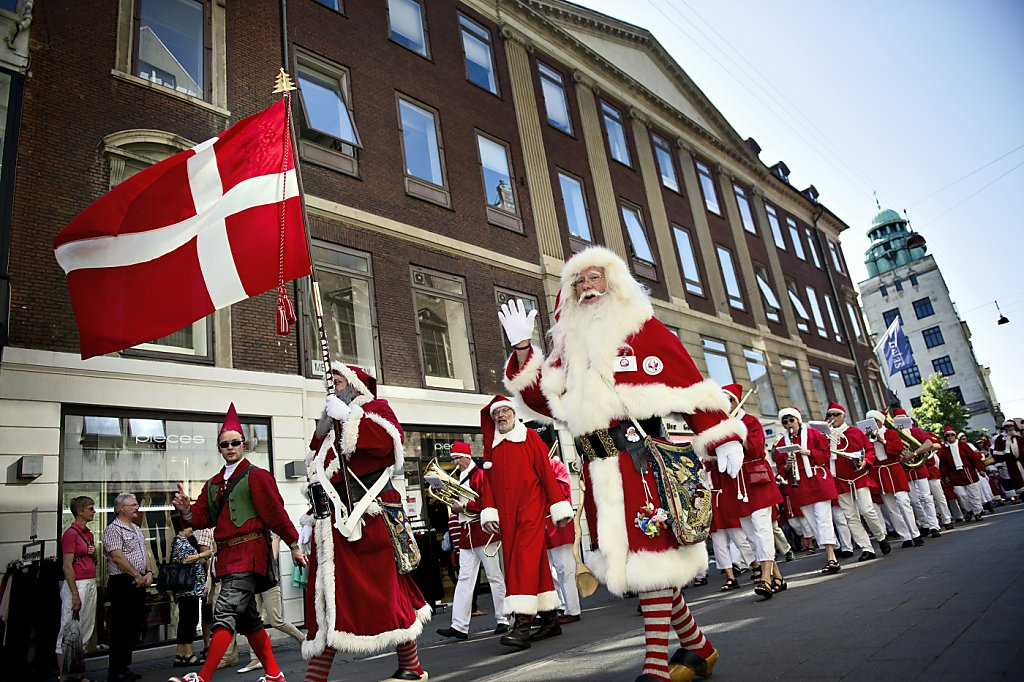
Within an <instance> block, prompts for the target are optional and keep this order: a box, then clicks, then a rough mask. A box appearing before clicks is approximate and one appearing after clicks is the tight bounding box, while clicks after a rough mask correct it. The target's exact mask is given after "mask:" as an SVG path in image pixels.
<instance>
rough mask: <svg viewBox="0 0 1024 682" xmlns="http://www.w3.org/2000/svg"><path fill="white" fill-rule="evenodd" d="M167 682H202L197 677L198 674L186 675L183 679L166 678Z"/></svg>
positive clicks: (175, 677)
mask: <svg viewBox="0 0 1024 682" xmlns="http://www.w3.org/2000/svg"><path fill="white" fill-rule="evenodd" d="M167 682H203V678H201V677H199V673H187V674H185V675H184V676H183V677H178V676H177V675H175V676H174V677H168V678H167Z"/></svg>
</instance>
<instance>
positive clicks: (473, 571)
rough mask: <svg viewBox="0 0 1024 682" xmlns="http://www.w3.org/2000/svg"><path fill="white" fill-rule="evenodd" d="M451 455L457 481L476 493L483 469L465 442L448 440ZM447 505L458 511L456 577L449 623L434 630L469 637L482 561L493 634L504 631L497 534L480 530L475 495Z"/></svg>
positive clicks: (505, 621)
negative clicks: (474, 591) (490, 609)
mask: <svg viewBox="0 0 1024 682" xmlns="http://www.w3.org/2000/svg"><path fill="white" fill-rule="evenodd" d="M451 455H452V459H453V460H455V466H456V467H457V474H456V475H457V476H458V479H459V485H461V486H464V487H466V488H469V489H470V490H472V491H474V492H475V493H477V495H480V493H481V492H482V491H483V487H484V472H483V469H481V468H480V467H478V466H477V465H476V463H474V462H473V454H472V452H471V451H470V447H469V443H463V442H462V441H455V442H454V443H452V449H451ZM451 509H452V511H453V512H455V513H456V514H458V523H459V533H458V538H459V581H458V582H457V583H456V584H455V596H454V597H453V598H452V624H451V626H450V627H447V628H440V629H438V631H437V633H438V634H439V635H443V636H444V637H451V638H453V639H466V638H467V637H469V618H470V614H471V612H472V610H473V590H475V589H476V579H477V576H478V575H479V573H480V566H481V565H482V566H483V567H484V571H485V572H486V573H487V582H489V583H490V585H491V601H493V602H494V617H495V619H496V621H497V625H496V627H495V629H494V634H496V635H500V634H504V633H506V632H508V617H507V616H506V615H505V611H504V608H503V603H504V601H505V577H504V576H503V575H502V573H501V561H500V560H499V559H498V553H497V548H498V545H499V543H500V542H501V538H500V537H498V536H496V535H491V534H490V533H486V532H484V529H483V527H482V526H481V525H480V512H481V511H482V510H483V503H482V501H481V500H480V498H479V497H477V498H476V499H472V500H471V499H469V498H467V497H463V498H460V499H459V500H456V501H455V502H452V505H451ZM488 544H490V545H491V547H492V548H493V549H494V551H493V552H487V551H485V550H486V549H487V545H488Z"/></svg>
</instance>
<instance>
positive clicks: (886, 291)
mask: <svg viewBox="0 0 1024 682" xmlns="http://www.w3.org/2000/svg"><path fill="white" fill-rule="evenodd" d="M878 293H880V294H881V295H882V298H885V297H887V296H888V295H889V289H888V287H886V286H885V285H884V284H879V285H878Z"/></svg>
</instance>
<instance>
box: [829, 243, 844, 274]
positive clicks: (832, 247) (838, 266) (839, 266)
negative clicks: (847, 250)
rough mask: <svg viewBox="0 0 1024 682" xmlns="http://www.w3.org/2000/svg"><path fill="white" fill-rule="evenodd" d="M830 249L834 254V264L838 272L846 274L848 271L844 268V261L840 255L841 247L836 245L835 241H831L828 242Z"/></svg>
mask: <svg viewBox="0 0 1024 682" xmlns="http://www.w3.org/2000/svg"><path fill="white" fill-rule="evenodd" d="M828 250H829V252H830V253H831V254H832V265H834V266H835V268H836V272H838V273H840V274H845V273H846V271H845V270H843V261H842V259H841V258H840V257H839V247H838V246H836V243H835V242H833V241H830V242H829V243H828Z"/></svg>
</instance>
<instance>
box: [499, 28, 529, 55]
mask: <svg viewBox="0 0 1024 682" xmlns="http://www.w3.org/2000/svg"><path fill="white" fill-rule="evenodd" d="M499 31H500V32H501V37H502V38H504V39H505V40H512V41H514V42H517V43H519V44H520V45H522V46H523V47H524V48H526V51H527V52H529V53H530V54H533V51H534V45H533V40H531V39H530V37H529V36H527V35H526V34H525V33H523V32H522V31H520V30H519V29H517V28H515V27H513V26H510V25H509V24H508V23H504V22H503V23H501V24H500V25H499Z"/></svg>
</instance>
